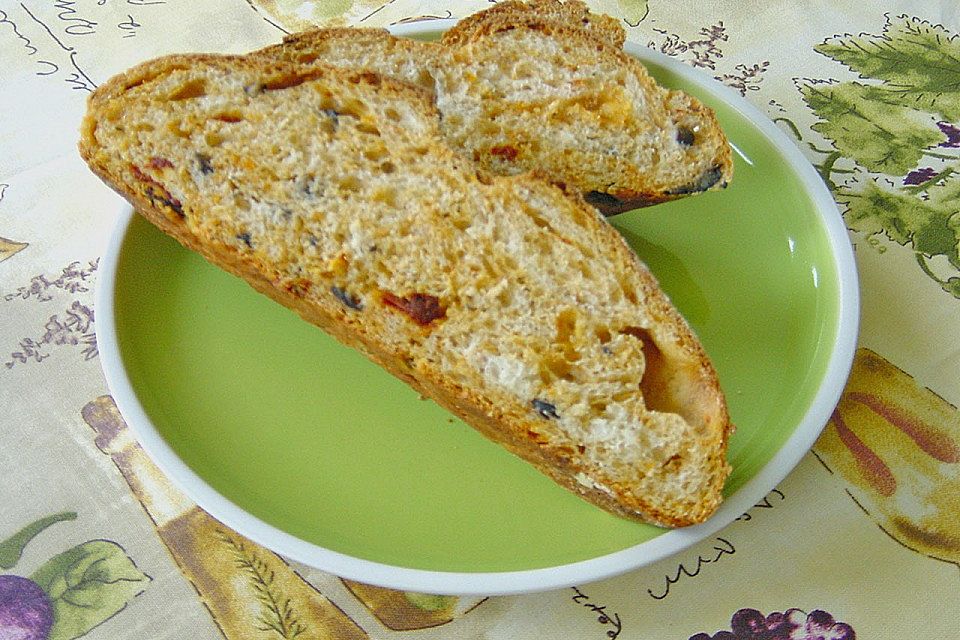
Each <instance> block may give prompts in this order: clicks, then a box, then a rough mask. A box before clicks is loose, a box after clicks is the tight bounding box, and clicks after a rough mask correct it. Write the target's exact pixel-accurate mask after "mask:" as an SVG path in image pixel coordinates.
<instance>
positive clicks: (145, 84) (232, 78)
mask: <svg viewBox="0 0 960 640" xmlns="http://www.w3.org/2000/svg"><path fill="white" fill-rule="evenodd" d="M80 152H81V155H82V156H83V158H84V159H85V160H86V162H87V163H88V164H89V166H90V168H91V169H92V170H93V171H94V172H95V173H96V174H97V175H99V176H100V177H101V178H102V179H103V180H104V181H105V182H106V183H107V184H108V185H110V186H111V187H113V188H114V189H115V190H116V191H117V192H118V193H120V194H121V195H122V196H124V197H125V198H127V199H128V200H129V201H130V202H131V203H132V204H133V206H134V207H135V208H136V209H137V210H138V211H139V212H140V213H142V214H143V215H144V216H145V217H146V218H147V219H148V220H150V221H151V222H153V223H154V224H155V225H156V226H158V227H159V228H160V229H162V230H163V231H165V232H166V233H168V234H170V235H172V236H173V237H175V238H176V239H178V240H179V241H180V242H181V243H183V244H184V245H185V246H187V247H189V248H191V249H193V250H196V251H198V252H200V253H201V254H203V255H204V256H205V257H206V258H207V259H209V260H210V261H211V262H212V263H214V264H216V265H219V266H220V267H222V268H224V269H226V270H228V271H230V272H232V273H234V274H236V275H238V276H240V277H241V278H243V279H245V280H246V281H247V282H249V283H250V284H251V285H252V286H253V287H254V288H256V289H257V290H259V291H261V292H262V293H265V294H266V295H268V296H270V297H272V298H273V299H274V300H276V301H278V302H279V303H281V304H283V305H285V306H287V307H289V308H291V309H294V310H295V311H297V312H298V313H299V314H300V315H301V316H302V317H304V318H305V319H306V320H308V321H310V322H312V323H314V324H316V325H318V326H319V327H321V328H323V329H325V330H326V331H327V332H329V333H330V334H331V335H333V336H334V337H336V338H337V339H339V340H340V341H342V342H343V343H345V344H347V345H350V346H352V347H355V348H357V349H359V350H360V351H361V352H362V353H364V354H365V355H367V356H368V357H369V358H371V359H372V360H373V361H375V362H377V363H379V364H380V365H382V366H383V367H384V368H386V369H387V370H388V371H389V372H391V373H393V374H394V375H396V376H398V377H399V378H401V379H402V380H405V381H406V382H408V383H409V384H410V385H411V386H413V387H414V388H415V389H416V390H418V391H419V392H420V393H422V394H424V395H425V396H428V397H430V398H432V399H434V400H435V401H437V402H438V403H439V404H441V405H442V406H444V407H446V408H447V409H449V410H450V411H452V412H453V413H455V414H456V415H458V416H460V417H461V418H462V419H463V420H465V421H466V422H467V423H469V424H471V425H472V426H474V427H475V428H476V429H478V430H479V431H480V432H481V433H483V434H484V435H485V436H487V437H489V438H490V439H492V440H494V441H496V442H498V443H500V444H502V445H503V446H504V447H506V448H507V449H508V450H510V451H512V452H513V453H515V454H517V455H519V456H521V457H522V458H524V459H526V460H527V461H529V462H530V463H531V464H533V465H535V466H536V467H537V468H538V469H539V470H540V471H542V472H543V473H545V474H546V475H548V476H549V477H551V478H553V479H554V480H555V481H556V482H558V483H559V484H561V485H562V486H564V487H566V488H567V489H570V490H571V491H574V492H576V493H577V494H579V495H581V496H583V497H584V498H586V499H588V500H590V501H592V502H593V503H595V504H596V505H598V506H600V507H602V508H604V509H607V510H609V511H611V512H613V513H617V514H620V515H623V516H626V517H629V518H634V519H638V520H644V521H648V522H653V523H657V524H661V525H665V526H683V525H690V524H694V523H697V522H702V521H703V520H704V519H706V518H707V517H708V516H709V515H710V514H712V513H713V512H714V510H715V509H716V507H717V505H718V504H719V503H720V501H721V489H722V487H723V484H724V480H725V478H726V477H727V474H728V473H729V466H728V464H727V462H726V457H725V453H726V447H727V439H728V436H729V434H730V432H731V430H732V427H731V424H730V420H729V415H728V412H727V407H726V403H725V400H724V396H723V394H722V392H721V391H720V387H719V385H718V380H717V376H716V373H715V371H714V369H713V367H712V366H711V363H710V361H709V360H708V358H707V356H706V355H705V353H704V351H703V349H702V347H701V345H700V343H699V342H698V340H697V338H696V337H695V335H694V334H693V332H692V331H691V330H690V328H689V327H688V325H687V323H686V322H685V321H684V320H683V318H682V317H681V316H680V314H679V313H678V312H677V310H676V309H675V308H674V307H673V306H672V304H671V303H670V302H669V300H668V299H667V297H666V296H665V295H664V294H663V292H662V291H661V290H660V288H659V287H658V286H657V282H656V281H655V279H654V277H653V276H652V275H651V274H650V272H649V271H648V269H647V268H646V267H645V266H644V265H643V264H642V263H641V262H640V261H639V259H638V258H637V256H636V255H635V254H634V253H633V252H632V251H631V250H630V249H629V247H628V246H627V245H626V243H625V241H624V240H623V239H622V237H621V236H620V235H619V234H618V233H617V232H616V231H615V230H614V229H613V227H611V226H610V225H609V224H607V223H606V222H605V221H604V220H603V218H602V217H601V216H600V215H599V214H598V213H597V211H596V210H595V209H593V208H592V207H590V206H588V205H586V203H585V202H584V201H583V200H582V199H581V198H580V197H579V195H577V194H575V193H574V194H571V193H567V192H564V191H563V190H562V189H561V188H559V187H558V186H556V185H552V184H550V183H548V182H546V181H542V180H539V179H537V178H535V177H533V176H531V175H520V176H491V175H489V174H487V173H485V172H482V171H479V170H478V169H477V168H476V166H475V165H474V164H473V163H472V162H471V161H470V160H469V159H468V158H464V157H463V156H462V155H460V154H458V153H456V152H454V151H452V150H451V149H450V148H449V147H448V146H447V145H446V144H445V142H444V138H443V136H442V134H441V132H440V116H439V114H438V112H437V110H436V107H435V106H434V104H433V102H432V101H431V100H430V98H429V96H428V95H427V94H426V93H425V92H423V91H421V90H419V89H417V88H415V87H413V86H412V85H409V84H407V83H402V82H399V81H394V80H392V79H390V78H385V77H381V76H380V75H377V74H374V73H371V72H357V71H348V70H344V69H337V68H333V67H324V66H319V65H311V66H298V65H294V64H291V63H284V62H277V61H270V60H263V59H252V58H243V57H218V56H199V55H198V56H173V57H167V58H162V59H159V60H155V61H151V62H147V63H144V64H142V65H140V66H138V67H136V68H134V69H132V70H130V71H128V72H126V73H124V74H122V75H120V76H117V77H115V78H113V79H111V80H110V81H109V82H107V83H105V84H103V85H102V86H101V87H100V88H99V89H97V91H96V92H94V94H93V95H92V96H91V97H90V100H89V106H88V112H87V115H86V117H85V119H84V122H83V125H82V132H81V141H80ZM490 473H496V470H495V469H491V470H490Z"/></svg>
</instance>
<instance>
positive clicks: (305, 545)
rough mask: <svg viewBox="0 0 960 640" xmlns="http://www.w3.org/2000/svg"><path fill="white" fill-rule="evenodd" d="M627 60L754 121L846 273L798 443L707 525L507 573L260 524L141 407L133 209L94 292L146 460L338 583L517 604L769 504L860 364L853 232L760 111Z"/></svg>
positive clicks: (259, 538)
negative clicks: (368, 550) (133, 368)
mask: <svg viewBox="0 0 960 640" xmlns="http://www.w3.org/2000/svg"><path fill="white" fill-rule="evenodd" d="M455 23H456V20H433V21H429V22H424V23H414V24H407V25H399V26H396V27H393V28H391V32H392V33H394V34H396V35H399V36H413V37H424V36H431V35H436V34H439V33H442V32H443V31H445V30H447V29H449V28H450V27H452V26H453V25H454V24H455ZM624 49H625V51H626V52H627V53H628V54H630V55H632V56H634V57H636V58H638V59H639V60H640V61H641V62H650V63H653V64H656V65H658V66H661V67H664V68H665V69H667V70H669V71H670V72H672V73H674V74H676V75H678V76H680V77H682V78H683V79H684V80H685V81H687V82H690V83H691V84H693V85H696V86H697V88H698V90H699V91H701V92H703V93H705V94H709V96H710V98H712V99H715V100H718V101H722V102H724V103H725V104H726V106H728V107H729V108H732V109H733V110H735V111H737V112H738V113H739V114H740V115H742V116H743V117H745V118H746V119H748V120H749V121H750V122H751V123H752V124H753V125H754V126H755V127H757V129H758V130H759V131H760V132H761V133H762V134H763V135H764V136H765V137H766V138H767V140H768V141H769V142H770V143H771V144H772V145H773V146H774V147H775V148H776V149H777V151H778V152H779V153H780V154H781V156H782V157H783V158H784V159H785V160H786V161H787V162H788V164H789V165H790V167H791V169H792V170H793V171H794V172H795V173H796V175H797V177H798V178H799V180H800V181H801V183H802V185H803V186H804V189H805V191H806V193H807V194H808V195H809V197H810V198H811V200H812V202H813V205H814V208H815V209H816V210H817V211H818V212H819V213H820V218H821V219H820V222H821V224H822V225H823V227H824V229H825V231H826V232H827V236H828V240H829V244H830V248H831V253H832V256H833V261H834V267H835V270H836V273H837V290H838V298H839V299H838V311H837V317H836V327H835V332H836V333H835V336H836V337H835V340H834V348H833V352H832V353H831V355H830V357H829V359H828V362H827V366H826V369H825V372H824V375H823V378H822V380H821V382H820V386H819V389H818V390H817V393H816V394H815V396H814V398H813V400H812V401H811V403H810V406H809V407H808V409H807V411H806V413H805V414H804V416H803V418H802V419H801V420H800V421H799V423H798V424H797V426H796V428H795V429H794V431H793V434H792V435H791V436H790V437H789V438H788V439H787V441H786V442H785V443H784V444H783V446H782V447H781V448H780V449H779V450H778V452H777V453H776V454H774V456H773V457H772V458H771V459H770V460H769V461H768V462H767V463H766V464H765V465H764V466H763V468H762V469H761V470H760V471H759V472H757V473H756V474H755V475H754V476H753V477H752V478H751V479H750V480H748V481H746V482H745V483H744V484H743V485H742V486H741V487H740V488H738V489H737V491H736V492H735V493H734V494H733V495H731V496H729V497H727V498H726V500H725V501H724V502H723V504H722V505H721V506H720V508H719V509H718V511H717V512H716V513H715V514H714V515H713V516H712V517H711V518H710V519H709V520H708V521H707V522H705V523H703V524H700V525H696V526H692V527H686V528H683V529H676V530H673V531H668V532H666V533H664V534H662V535H660V536H658V537H656V538H654V539H652V540H648V541H646V542H642V543H640V544H637V545H635V546H633V547H629V548H627V549H623V550H620V551H617V552H614V553H610V554H606V555H602V556H598V557H595V558H591V559H588V560H583V561H579V562H573V563H568V564H563V565H557V566H554V567H546V568H538V569H530V570H519V571H504V572H453V571H450V572H447V571H429V570H423V569H414V568H409V567H401V566H395V565H388V564H384V563H379V562H374V561H370V560H364V559H362V558H355V557H353V556H349V555H346V554H343V553H340V552H337V551H333V550H331V549H327V548H324V547H321V546H319V545H316V544H313V543H310V542H307V541H305V540H302V539H300V538H297V537H296V536H293V535H291V534H289V533H286V532H285V531H283V530H281V529H279V528H277V527H274V526H273V525H270V524H268V523H266V522H265V521H263V520H261V519H259V518H257V517H255V516H253V515H251V514H250V513H248V512H246V511H245V510H243V509H242V508H241V507H240V506H238V505H237V504H235V503H234V502H232V501H231V500H229V499H227V498H226V497H225V496H223V495H222V494H221V493H219V492H217V491H216V490H214V489H213V488H212V487H211V486H210V485H209V484H207V483H206V481H204V480H203V479H202V478H201V477H200V476H199V475H198V474H197V473H196V472H194V471H193V470H192V469H190V467H188V466H187V465H186V463H185V462H184V461H183V460H182V459H181V458H180V457H179V456H178V455H177V454H176V452H175V451H174V450H173V448H172V447H171V446H170V445H169V444H168V443H167V442H166V441H165V440H164V439H163V437H162V436H161V435H160V433H159V431H158V430H157V429H156V427H155V426H154V425H153V423H152V422H151V420H150V418H149V417H148V416H147V413H146V411H145V410H144V408H143V406H142V405H141V403H140V401H139V399H138V398H137V395H136V392H135V390H134V388H133V385H132V383H131V381H130V379H129V377H128V376H127V373H126V371H125V369H124V366H123V361H122V359H121V357H120V349H119V344H118V343H117V339H116V335H117V334H116V323H115V313H116V309H115V306H114V299H113V292H114V289H115V287H116V276H117V268H118V266H119V259H120V254H121V250H122V248H123V242H124V238H125V237H126V234H127V231H128V228H129V226H130V223H131V222H132V220H133V218H134V216H135V215H136V214H135V213H134V211H133V209H132V207H130V205H128V204H124V205H123V207H122V208H121V210H120V213H119V215H118V219H117V222H116V224H115V226H114V229H113V232H112V234H111V237H110V240H109V242H108V245H107V248H106V250H105V252H104V255H103V256H102V258H101V260H100V264H99V268H98V272H99V274H98V279H97V285H96V292H95V305H96V306H95V309H96V310H97V323H96V336H97V344H98V346H99V350H100V360H101V365H102V367H103V371H104V374H105V377H106V380H107V385H108V387H109V389H110V391H111V393H112V395H113V398H114V401H115V402H116V404H117V406H118V408H119V409H120V412H121V414H122V415H123V416H124V419H125V420H126V422H127V424H128V426H129V428H130V429H131V431H132V432H133V433H134V435H135V436H136V438H137V440H138V441H139V442H140V444H141V446H142V447H143V449H144V450H145V451H146V453H147V454H148V455H149V456H150V458H152V459H153V461H154V462H155V463H156V464H157V466H158V467H159V468H160V470H161V471H162V472H163V473H164V474H165V475H166V476H167V477H168V478H169V479H170V480H171V481H173V483H174V484H175V485H176V486H177V487H178V488H179V489H181V490H182V491H183V492H184V493H185V494H186V495H187V496H188V497H189V498H190V499H191V500H193V501H194V502H196V503H197V504H198V505H199V506H200V507H201V508H202V509H204V510H205V511H207V512H208V513H209V514H210V515H212V516H213V517H214V518H216V519H217V520H220V521H221V522H223V523H224V524H225V525H227V526H229V527H231V528H233V529H235V530H236V531H237V532H239V533H241V534H242V535H245V536H247V537H248V538H250V539H251V540H253V541H255V542H256V543H258V544H261V545H263V546H264V547H267V548H268V549H271V550H272V551H274V552H276V553H279V554H280V555H282V556H285V557H287V558H289V559H292V560H295V561H298V562H301V563H303V564H306V565H308V566H311V567H314V568H317V569H320V570H322V571H327V572H330V573H333V574H335V575H337V576H340V577H343V578H347V579H350V580H356V581H358V582H364V583H368V584H374V585H378V586H383V587H388V588H393V589H401V590H404V591H416V592H422V593H432V594H444V595H478V596H488V595H510V594H519V593H532V592H537V591H546V590H551V589H559V588H563V587H569V586H572V585H575V584H586V583H589V582H594V581H597V580H602V579H604V578H609V577H613V576H616V575H619V574H622V573H625V572H627V571H630V570H633V569H637V568H640V567H642V566H646V565H649V564H652V563H654V562H657V561H659V560H662V559H664V558H666V557H668V556H671V555H674V554H676V553H679V552H680V551H682V550H684V549H687V548H689V547H691V546H692V545H694V544H696V543H697V542H700V541H702V540H704V539H705V538H707V537H709V536H710V535H711V534H713V533H715V532H717V531H719V530H720V529H721V528H723V527H725V526H727V525H728V524H730V523H731V522H733V521H734V520H735V519H736V518H737V517H739V516H740V515H741V514H743V513H744V512H746V511H747V510H748V509H750V508H751V507H752V506H754V505H755V504H757V503H758V502H760V501H761V500H762V499H763V498H764V496H765V495H766V494H767V493H768V492H769V491H770V490H771V489H773V488H774V487H775V486H776V485H777V484H778V483H780V482H781V481H782V480H783V479H784V478H785V477H786V476H787V474H788V473H789V472H790V471H791V470H792V469H793V468H794V467H795V466H796V465H797V464H798V463H799V462H800V460H801V458H802V457H803V456H804V455H805V454H806V453H807V451H809V450H810V448H811V447H812V446H813V444H814V442H815V441H816V439H817V437H818V436H819V434H820V432H821V431H822V429H823V427H824V426H825V425H826V423H827V421H828V420H829V418H830V415H831V413H832V412H833V409H834V407H835V406H836V404H837V402H839V400H840V394H841V393H842V391H843V387H844V385H845V383H846V380H847V377H848V376H849V373H850V368H851V366H852V363H853V356H854V353H855V350H856V344H857V336H858V330H859V310H860V295H859V285H858V277H857V269H856V262H855V259H854V255H853V248H852V245H851V244H850V241H849V237H848V233H847V229H846V226H845V224H844V222H843V217H842V216H841V214H840V212H839V210H838V209H837V205H836V203H835V202H834V200H833V197H832V196H831V195H830V192H829V190H828V189H827V188H826V186H825V184H824V183H823V181H822V180H821V178H820V176H819V175H818V174H817V173H816V171H815V170H814V168H813V167H812V166H811V164H810V163H809V162H808V161H807V159H806V158H805V157H804V156H803V154H802V153H801V152H800V150H799V148H798V147H797V146H796V145H795V144H794V143H793V142H792V141H791V140H790V139H789V138H787V136H786V135H785V134H784V133H783V132H782V131H781V130H780V129H779V128H777V126H776V125H775V124H774V123H773V122H771V121H770V120H769V119H768V118H767V117H766V115H764V114H763V113H762V112H761V111H760V110H759V109H757V108H756V107H754V106H753V105H751V104H750V103H748V102H747V101H746V100H744V99H743V98H742V97H741V96H740V95H739V94H738V93H736V92H735V91H733V90H732V89H730V88H728V87H726V86H724V85H722V84H720V83H719V82H717V81H716V80H714V79H713V78H711V77H709V76H707V75H706V74H703V73H701V72H699V71H697V70H695V69H693V68H691V67H688V66H686V65H684V64H683V63H681V62H679V61H677V60H675V59H673V58H670V57H668V56H666V55H664V54H661V53H659V52H657V51H654V50H651V49H648V48H645V47H643V46H641V45H638V44H635V43H632V42H627V43H626V45H625V46H624Z"/></svg>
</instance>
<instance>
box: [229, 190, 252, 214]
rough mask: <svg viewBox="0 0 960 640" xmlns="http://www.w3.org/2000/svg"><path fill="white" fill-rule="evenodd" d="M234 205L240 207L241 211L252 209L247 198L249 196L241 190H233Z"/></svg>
mask: <svg viewBox="0 0 960 640" xmlns="http://www.w3.org/2000/svg"><path fill="white" fill-rule="evenodd" d="M233 206H234V208H236V209H238V210H240V211H249V210H250V201H249V200H248V199H247V197H246V196H245V195H244V194H243V193H241V192H239V191H234V192H233Z"/></svg>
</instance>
